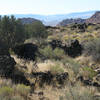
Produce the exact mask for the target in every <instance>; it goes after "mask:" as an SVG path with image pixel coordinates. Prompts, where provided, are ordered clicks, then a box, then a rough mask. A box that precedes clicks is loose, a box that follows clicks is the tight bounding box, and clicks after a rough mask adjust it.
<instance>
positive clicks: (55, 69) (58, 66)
mask: <svg viewBox="0 0 100 100" xmlns="http://www.w3.org/2000/svg"><path fill="white" fill-rule="evenodd" d="M50 71H51V72H52V73H63V72H64V68H63V66H62V65H61V63H60V62H59V63H58V62H55V64H54V65H51V66H50Z"/></svg>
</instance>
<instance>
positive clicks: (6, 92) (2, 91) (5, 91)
mask: <svg viewBox="0 0 100 100" xmlns="http://www.w3.org/2000/svg"><path fill="white" fill-rule="evenodd" d="M13 93H14V89H13V88H11V87H9V86H3V87H1V88H0V96H4V97H6V96H11V95H12V94H13Z"/></svg>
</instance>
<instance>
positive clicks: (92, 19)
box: [86, 11, 100, 24]
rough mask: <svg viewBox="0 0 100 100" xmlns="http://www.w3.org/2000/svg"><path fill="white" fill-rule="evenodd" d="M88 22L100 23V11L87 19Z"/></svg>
mask: <svg viewBox="0 0 100 100" xmlns="http://www.w3.org/2000/svg"><path fill="white" fill-rule="evenodd" d="M86 23H93V24H98V23H100V11H97V12H96V13H95V14H94V15H93V16H92V17H90V18H89V19H87V20H86Z"/></svg>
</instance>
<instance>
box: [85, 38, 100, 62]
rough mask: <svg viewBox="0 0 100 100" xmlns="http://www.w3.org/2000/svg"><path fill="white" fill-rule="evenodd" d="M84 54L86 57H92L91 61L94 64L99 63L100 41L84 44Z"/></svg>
mask: <svg viewBox="0 0 100 100" xmlns="http://www.w3.org/2000/svg"><path fill="white" fill-rule="evenodd" d="M84 53H85V54H86V55H88V56H92V59H93V60H94V61H96V62H99V61H100V39H94V40H92V41H89V42H88V43H86V44H85V50H84Z"/></svg>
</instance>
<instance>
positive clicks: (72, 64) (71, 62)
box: [61, 56, 81, 75]
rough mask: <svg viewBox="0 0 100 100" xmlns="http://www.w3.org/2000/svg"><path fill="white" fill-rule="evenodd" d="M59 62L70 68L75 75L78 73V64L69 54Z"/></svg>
mask: <svg viewBox="0 0 100 100" xmlns="http://www.w3.org/2000/svg"><path fill="white" fill-rule="evenodd" d="M61 62H62V63H63V64H64V65H65V67H67V68H70V69H71V70H72V71H73V72H74V74H75V75H77V74H78V73H79V69H80V66H81V65H80V64H79V63H78V62H76V61H75V60H74V59H73V58H71V57H69V56H65V57H64V58H63V59H62V60H61Z"/></svg>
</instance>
